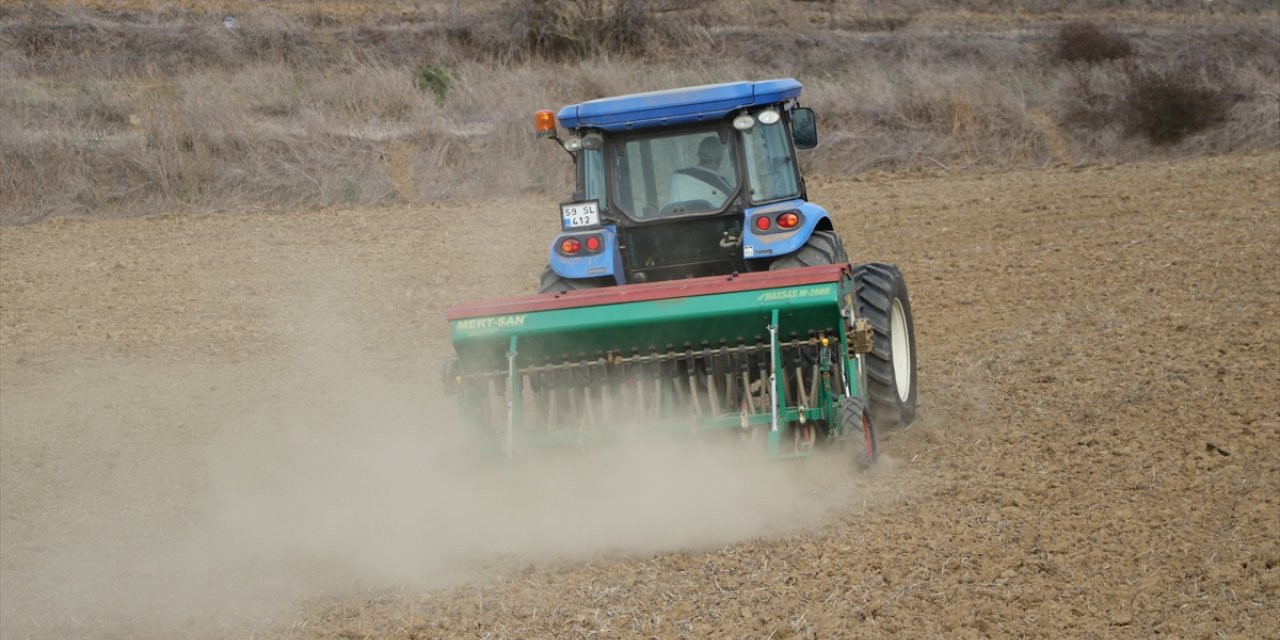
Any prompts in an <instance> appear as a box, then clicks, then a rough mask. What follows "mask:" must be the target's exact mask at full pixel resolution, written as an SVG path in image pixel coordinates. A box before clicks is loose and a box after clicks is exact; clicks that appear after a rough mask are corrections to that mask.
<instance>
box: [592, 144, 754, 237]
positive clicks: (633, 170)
mask: <svg viewBox="0 0 1280 640" xmlns="http://www.w3.org/2000/svg"><path fill="white" fill-rule="evenodd" d="M733 140H734V136H732V135H730V134H729V130H728V128H727V127H722V128H719V129H701V130H696V131H688V130H685V131H680V132H661V133H658V134H647V135H641V136H635V137H627V138H621V139H615V140H614V141H613V144H612V145H610V147H609V161H610V162H611V163H612V165H611V167H610V169H611V171H612V185H611V186H612V189H611V190H610V191H611V195H612V198H611V200H612V203H613V205H614V206H615V207H616V208H618V209H620V210H622V212H623V213H625V214H627V215H628V216H630V217H631V218H632V219H635V220H650V219H656V218H663V217H667V216H676V215H682V214H689V213H709V212H714V211H720V210H721V209H724V207H725V206H726V205H727V204H728V203H729V200H730V199H731V198H732V197H733V195H734V194H735V193H737V191H738V183H739V180H738V163H737V159H736V154H735V153H734V150H733ZM588 167H590V165H588ZM588 173H590V170H589V168H588ZM588 182H589V181H588Z"/></svg>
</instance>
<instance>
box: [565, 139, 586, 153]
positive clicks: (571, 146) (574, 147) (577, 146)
mask: <svg viewBox="0 0 1280 640" xmlns="http://www.w3.org/2000/svg"><path fill="white" fill-rule="evenodd" d="M564 150H565V151H569V152H574V151H581V150H582V138H579V137H578V136H573V137H572V138H566V139H565V141H564Z"/></svg>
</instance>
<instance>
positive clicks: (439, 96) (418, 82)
mask: <svg viewBox="0 0 1280 640" xmlns="http://www.w3.org/2000/svg"><path fill="white" fill-rule="evenodd" d="M453 81H454V73H453V69H452V68H450V67H449V66H448V65H446V64H443V63H430V64H426V65H423V66H421V67H418V71H417V73H416V74H414V76H413V86H415V87H417V88H418V90H419V91H422V92H425V93H430V94H431V95H432V96H434V97H435V101H436V106H441V105H443V104H444V101H445V99H446V98H448V97H449V89H450V87H452V86H453Z"/></svg>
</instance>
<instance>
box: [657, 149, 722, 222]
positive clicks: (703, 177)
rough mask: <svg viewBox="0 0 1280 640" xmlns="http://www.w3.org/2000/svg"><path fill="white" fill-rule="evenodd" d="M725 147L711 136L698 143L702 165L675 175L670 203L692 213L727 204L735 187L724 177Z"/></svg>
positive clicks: (680, 170) (678, 171)
mask: <svg viewBox="0 0 1280 640" xmlns="http://www.w3.org/2000/svg"><path fill="white" fill-rule="evenodd" d="M723 160H724V145H723V144H721V143H720V140H719V139H718V138H716V136H707V137H705V138H703V139H702V142H700V143H699V144H698V164H696V165H694V166H692V167H688V168H685V169H679V170H677V171H676V172H675V173H674V174H672V175H671V187H670V191H669V194H670V200H669V202H670V204H668V205H667V207H668V208H674V207H681V208H682V209H685V210H689V211H710V210H714V209H719V208H720V207H721V206H723V205H724V203H725V200H727V199H728V198H729V194H731V193H733V190H734V189H733V187H731V186H729V183H727V182H725V180H724V178H723V177H721V176H720V173H719V170H720V165H721V163H722V162H723Z"/></svg>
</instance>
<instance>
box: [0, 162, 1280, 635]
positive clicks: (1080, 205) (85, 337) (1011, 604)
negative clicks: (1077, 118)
mask: <svg viewBox="0 0 1280 640" xmlns="http://www.w3.org/2000/svg"><path fill="white" fill-rule="evenodd" d="M811 191H812V195H813V196H814V199H815V200H817V201H819V202H822V203H824V204H826V205H827V206H828V207H829V208H830V209H831V210H832V212H833V215H834V216H835V219H836V225H837V228H838V229H840V230H841V233H842V235H843V237H844V239H845V244H846V245H847V246H849V247H850V249H851V254H853V255H854V260H855V261H871V260H876V261H886V262H893V263H896V264H899V265H900V266H901V267H902V269H903V271H904V272H905V274H906V277H907V279H908V283H909V285H910V287H911V296H912V302H913V306H914V311H915V316H916V330H917V335H918V352H919V356H920V382H919V384H920V416H921V417H920V419H919V420H918V421H917V423H916V424H915V425H914V426H912V427H911V428H910V429H908V430H905V431H901V432H897V433H891V434H885V435H883V436H882V443H881V444H882V451H883V453H884V456H885V461H884V463H883V464H882V465H880V467H878V468H877V469H876V470H874V471H873V472H871V473H869V474H865V475H857V474H854V473H852V472H850V471H848V470H847V469H844V468H843V467H842V466H841V465H839V464H838V463H837V461H831V460H818V461H814V462H813V464H809V465H804V466H802V467H792V466H777V465H770V466H758V465H757V466H749V465H742V464H740V463H735V462H731V461H727V460H724V459H722V458H721V457H719V456H717V455H716V452H714V451H711V452H702V451H695V452H688V451H680V450H677V449H672V448H663V449H658V450H655V451H642V452H635V451H633V452H600V454H599V456H598V457H596V456H585V455H584V457H583V459H580V460H568V461H564V462H563V463H562V464H560V465H557V466H554V467H548V468H546V469H536V470H532V471H530V472H529V473H528V475H527V476H521V477H502V474H500V473H493V474H490V475H485V474H478V473H476V472H475V471H474V470H469V469H464V468H461V467H459V466H458V465H455V464H453V460H452V456H451V454H450V452H451V449H450V444H451V439H452V438H453V436H454V435H455V434H454V431H455V430H454V428H453V427H454V425H455V424H456V416H455V415H454V413H453V409H452V406H451V404H450V402H449V400H448V399H447V398H444V397H442V396H440V395H439V394H438V392H437V390H436V388H437V384H438V378H437V367H438V364H439V362H440V360H441V359H442V358H443V357H444V356H445V355H446V354H447V353H448V336H447V327H446V324H445V322H444V320H443V311H444V309H445V308H446V307H447V306H449V305H450V304H452V303H455V302H459V301H463V300H469V299H478V298H487V297H496V296H503V295H510V294H516V293H526V292H528V291H529V290H531V289H532V288H533V287H534V286H535V282H536V277H537V275H538V273H540V271H541V268H542V265H543V263H544V257H545V251H546V249H545V247H546V246H547V242H548V241H549V240H550V237H551V235H552V233H553V232H554V226H555V218H554V216H555V210H554V206H555V201H554V200H550V199H542V198H529V199H525V200H518V201H517V200H512V201H489V202H472V203H465V204H458V205H437V206H425V207H412V208H410V207H405V208H380V209H362V210H344V211H325V212H298V213H291V214H272V213H251V212H246V213H243V214H223V215H213V216H207V217H183V216H173V217H152V218H141V219H119V220H68V219H55V220H51V221H47V222H44V223H41V224H37V225H32V226H27V227H19V228H5V229H2V230H0V296H2V297H0V392H2V394H3V395H2V398H0V400H2V401H0V541H2V546H0V570H2V577H0V589H2V592H3V597H2V598H0V613H2V620H3V622H2V624H0V635H2V636H3V637H4V638H27V637H32V638H72V637H91V638H125V637H147V638H174V637H257V638H264V637H266V638H274V637H281V638H284V637H288V638H366V637H369V638H454V637H477V638H480V637H484V638H575V637H599V638H633V637H634V638H648V637H658V638H680V637H684V638H713V637H723V638H765V637H772V638H832V637H879V636H889V635H895V636H897V637H908V638H919V637H945V638H965V637H975V638H976V637H1044V638H1063V637H1099V638H1121V637H1131V638H1147V637H1153V636H1166V637H1177V638H1201V637H1204V638H1210V637H1212V638H1217V637H1238V638H1263V637H1273V638H1274V637H1280V636H1278V632H1277V629H1280V155H1276V154H1265V155H1250V156H1237V157H1224V158H1209V159H1197V160H1188V161H1179V162H1176V163H1151V164H1134V165H1124V166H1118V167H1095V168H1086V169H1079V170H1071V169H1052V170H1042V171H1026V172H1011V173H999V174H984V175H963V176H954V175H952V176H948V175H937V176H912V177H903V176H870V177H863V178H860V179H857V180H834V179H825V180H815V181H814V182H813V184H811Z"/></svg>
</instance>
